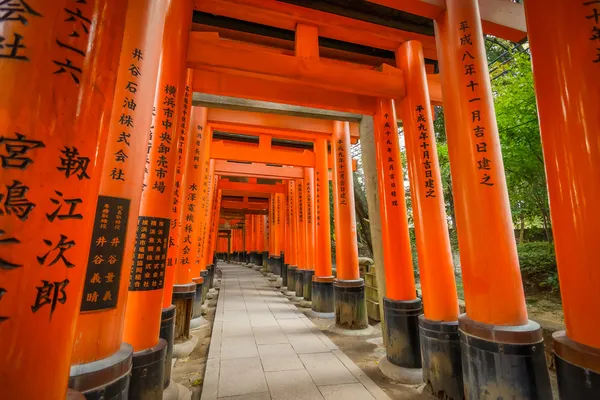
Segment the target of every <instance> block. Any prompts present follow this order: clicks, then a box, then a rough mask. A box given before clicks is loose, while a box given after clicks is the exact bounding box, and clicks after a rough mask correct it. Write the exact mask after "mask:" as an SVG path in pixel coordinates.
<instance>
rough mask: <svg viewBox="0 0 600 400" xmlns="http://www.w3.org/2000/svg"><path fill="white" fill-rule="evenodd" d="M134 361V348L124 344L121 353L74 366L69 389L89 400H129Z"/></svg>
mask: <svg viewBox="0 0 600 400" xmlns="http://www.w3.org/2000/svg"><path fill="white" fill-rule="evenodd" d="M132 359H133V347H131V345H130V344H128V343H122V344H121V348H120V349H119V351H117V352H116V353H115V354H113V355H112V356H110V357H107V358H104V359H102V360H98V361H94V362H91V363H87V364H80V365H72V366H71V372H70V376H69V388H71V389H74V390H76V391H78V392H80V393H82V394H83V395H84V396H85V398H86V399H87V400H105V399H111V400H127V397H128V393H129V381H130V376H131V366H132ZM161 382H162V381H161ZM32 384H35V382H32ZM161 393H162V390H161Z"/></svg>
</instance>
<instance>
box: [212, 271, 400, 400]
mask: <svg viewBox="0 0 600 400" xmlns="http://www.w3.org/2000/svg"><path fill="white" fill-rule="evenodd" d="M219 269H220V270H221V271H222V278H221V285H220V287H221V289H220V294H219V300H218V303H217V309H216V314H215V323H214V327H213V333H212V337H211V343H210V348H209V355H208V362H207V368H206V373H205V375H204V384H203V389H202V397H201V399H202V400H217V399H218V400H224V399H231V400H233V399H236V400H270V399H273V400H313V399H316V400H338V399H339V400H346V399H351V400H363V399H364V400H371V399H377V400H390V398H389V397H388V396H387V395H386V394H385V393H384V392H383V390H381V388H379V387H378V386H377V385H376V384H375V383H374V382H373V381H372V380H371V379H370V378H369V377H367V375H365V374H364V373H363V372H362V370H361V369H360V368H359V367H358V366H357V365H356V364H355V363H354V362H353V361H352V360H350V358H349V357H348V356H346V355H345V354H344V353H343V352H342V351H341V350H339V349H338V347H337V346H336V345H335V344H334V343H333V342H332V341H331V340H330V339H329V338H328V337H327V336H325V334H324V333H323V332H321V331H320V330H319V328H318V327H317V326H315V325H314V324H313V323H312V321H310V319H308V318H307V317H306V316H305V315H304V314H303V313H301V312H300V311H299V310H298V309H297V308H296V306H294V305H293V304H291V303H290V302H289V300H288V299H287V298H286V297H285V296H283V295H282V294H281V293H279V292H278V291H276V290H275V289H274V288H273V287H272V286H271V284H270V283H269V282H268V278H266V277H264V276H263V275H262V274H261V273H260V272H257V271H254V270H252V269H249V268H246V267H243V266H238V265H232V264H224V263H219Z"/></svg>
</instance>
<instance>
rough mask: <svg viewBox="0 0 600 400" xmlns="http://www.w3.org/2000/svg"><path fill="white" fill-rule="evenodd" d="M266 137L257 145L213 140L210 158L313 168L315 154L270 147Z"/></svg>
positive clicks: (300, 150) (307, 151)
mask: <svg viewBox="0 0 600 400" xmlns="http://www.w3.org/2000/svg"><path fill="white" fill-rule="evenodd" d="M267 139H269V138H268V137H265V136H262V137H261V138H260V141H261V142H260V143H259V145H258V146H257V145H254V144H248V143H236V142H231V141H226V140H213V142H212V145H211V149H210V158H213V159H215V160H229V161H242V162H253V163H254V162H256V163H266V164H278V165H291V166H294V167H314V165H315V154H314V152H312V151H309V150H302V149H295V148H289V149H285V150H284V149H282V148H273V147H271V143H270V141H268V140H267Z"/></svg>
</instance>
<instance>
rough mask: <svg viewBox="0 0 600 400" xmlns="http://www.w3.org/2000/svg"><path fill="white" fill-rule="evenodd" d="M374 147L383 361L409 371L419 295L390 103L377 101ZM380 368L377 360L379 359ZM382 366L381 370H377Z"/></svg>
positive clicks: (416, 361) (417, 357)
mask: <svg viewBox="0 0 600 400" xmlns="http://www.w3.org/2000/svg"><path fill="white" fill-rule="evenodd" d="M373 119H374V127H375V141H376V142H375V145H376V154H377V165H378V171H379V175H378V179H379V185H378V186H379V195H380V199H381V201H380V203H379V207H380V210H381V215H384V216H385V220H386V223H385V224H383V225H382V240H383V254H384V270H385V281H386V285H387V286H386V297H385V298H384V299H383V313H384V319H385V324H386V327H387V329H386V331H385V333H384V334H385V335H386V337H387V342H386V343H387V345H386V360H383V367H385V366H386V363H385V362H386V361H389V362H390V363H392V364H394V365H396V366H398V367H401V368H408V369H420V368H421V348H420V345H419V320H418V318H419V315H420V314H422V313H423V304H422V302H421V299H419V298H418V297H417V296H416V288H415V278H414V272H413V260H412V255H411V249H410V236H409V232H408V218H407V215H406V202H405V191H404V176H403V173H402V159H401V157H402V156H401V154H400V146H399V141H398V122H397V119H396V111H395V106H394V101H393V100H389V99H378V100H377V111H376V113H375V116H374V118H373ZM380 368H382V362H380ZM382 370H384V369H383V368H382ZM403 375H404V376H406V377H407V380H405V381H402V382H403V383H415V382H413V381H412V379H414V377H415V376H416V377H417V378H418V382H420V381H421V376H420V375H421V373H420V371H419V372H415V373H409V372H408V371H406V373H405V374H403Z"/></svg>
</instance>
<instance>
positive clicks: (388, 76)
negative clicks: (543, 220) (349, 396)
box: [0, 0, 600, 400]
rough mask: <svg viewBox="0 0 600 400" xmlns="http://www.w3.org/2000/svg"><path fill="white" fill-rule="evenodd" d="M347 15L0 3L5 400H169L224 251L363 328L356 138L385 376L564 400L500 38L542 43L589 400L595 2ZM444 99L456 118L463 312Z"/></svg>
mask: <svg viewBox="0 0 600 400" xmlns="http://www.w3.org/2000/svg"><path fill="white" fill-rule="evenodd" d="M340 4H342V3H341V2H339V1H333V0H329V1H311V2H302V1H270V0H264V1H263V0H261V1H258V0H196V1H192V0H171V1H158V0H129V1H111V0H53V1H42V0H27V1H23V0H3V1H0V72H1V73H0V82H1V84H0V90H1V93H2V96H1V97H0V104H1V105H0V121H1V131H0V158H1V168H2V169H1V171H2V174H1V176H0V177H1V185H0V221H1V225H0V348H1V351H0V397H2V398H6V399H63V398H65V396H67V393H69V394H68V395H69V396H72V397H73V398H77V396H85V397H86V398H88V399H100V398H103V399H126V398H128V397H129V398H132V399H155V398H162V391H163V388H164V387H166V386H167V385H168V384H169V382H170V368H171V361H170V360H171V357H172V349H173V342H174V340H184V339H186V338H187V337H189V331H190V329H193V328H194V326H195V324H197V322H198V319H199V318H201V313H202V308H203V303H204V301H205V298H206V297H207V293H208V292H209V290H210V288H211V287H212V286H213V280H214V277H215V270H216V269H217V268H218V267H217V260H216V257H215V255H218V256H220V257H223V258H227V260H230V261H232V262H239V263H245V264H249V265H253V264H254V265H258V266H259V268H260V265H263V267H262V268H263V272H265V273H267V272H268V273H271V274H273V275H272V276H274V277H278V276H280V277H281V278H282V286H283V287H282V290H284V291H285V293H286V294H287V295H293V296H295V297H297V298H304V299H305V300H307V301H310V302H311V306H312V310H313V312H315V313H317V315H320V316H322V317H332V318H334V319H335V326H337V327H339V328H344V329H354V330H360V329H364V328H366V327H367V316H366V311H365V287H364V283H363V280H362V279H361V278H360V275H359V268H358V261H357V254H358V251H357V238H356V221H355V214H354V198H353V180H352V170H353V168H352V161H351V155H350V146H351V143H353V142H356V141H357V140H358V139H359V138H360V140H361V147H362V154H363V163H364V164H365V177H366V180H367V190H368V191H369V192H368V197H369V211H370V215H371V217H370V218H371V220H372V221H371V222H372V235H373V241H374V242H377V243H381V246H382V248H383V250H382V255H381V254H380V255H377V254H376V257H375V258H376V261H377V258H378V257H379V260H380V264H381V265H379V266H378V267H379V268H381V269H380V271H382V273H380V274H378V279H380V281H381V282H385V285H380V291H381V292H382V293H383V295H384V296H385V297H384V299H383V311H384V322H385V324H382V325H384V332H383V334H384V339H385V343H386V351H387V356H386V358H385V359H384V360H382V362H384V361H386V362H389V363H391V364H393V365H395V366H396V367H397V368H404V369H407V370H409V371H413V370H418V369H420V368H422V377H423V380H424V381H425V382H426V383H427V390H429V391H430V392H431V393H433V394H435V395H436V396H439V397H440V398H444V399H462V398H468V399H551V398H552V395H551V393H550V383H549V376H548V371H547V368H546V360H545V357H544V348H543V347H544V345H543V341H542V333H541V329H540V326H539V325H538V324H537V323H536V322H534V321H531V320H529V319H528V315H527V310H526V306H525V298H524V293H523V287H522V282H521V275H520V270H519V263H518V258H517V252H516V246H515V238H514V233H513V225H512V220H511V213H510V208H509V201H508V194H507V187H506V181H505V174H504V167H503V162H502V155H501V148H500V142H499V136H498V129H497V124H496V120H495V114H494V105H493V98H492V91H491V86H490V80H489V72H488V65H487V62H486V54H485V48H484V42H483V40H484V37H483V34H484V33H489V34H493V35H495V36H498V37H501V38H505V39H509V40H513V41H520V40H522V39H524V38H525V36H526V35H528V36H529V44H530V49H531V56H532V61H533V70H534V78H535V83H536V93H537V102H538V109H539V120H540V128H541V138H542V143H543V151H544V157H545V160H546V175H547V181H548V190H549V198H550V205H551V217H552V225H553V228H554V240H555V245H556V256H557V262H558V272H559V278H560V285H561V294H562V301H563V309H564V318H565V325H566V331H563V332H558V333H555V334H554V353H555V357H556V370H557V376H558V383H559V392H560V396H561V398H562V399H569V400H571V399H598V398H600V290H598V288H600V267H599V262H598V257H597V254H596V253H595V251H596V250H597V248H598V244H599V243H598V238H599V237H600V235H598V232H597V230H598V227H599V226H600V213H599V212H598V204H599V202H600V173H599V170H598V165H599V163H600V113H599V110H600V79H598V76H599V75H598V73H599V71H600V34H599V28H600V1H591V0H528V1H527V2H526V4H525V6H523V5H520V4H516V3H512V2H510V1H500V0H480V1H479V2H477V1H476V0H446V1H445V2H444V1H443V0H427V1H418V0H412V1H408V0H407V1H400V0H371V1H369V2H367V1H365V2H351V3H348V4H342V5H341V6H340ZM432 104H443V106H444V111H445V125H446V132H447V138H448V150H449V155H450V165H451V174H452V182H453V188H452V190H453V194H454V198H455V206H456V224H457V226H456V228H457V230H458V238H459V248H460V257H461V267H462V273H463V279H464V293H465V303H466V313H464V314H461V315H459V307H458V303H457V294H456V287H455V281H454V275H453V264H452V258H451V251H450V243H449V238H448V227H447V216H446V214H445V207H444V199H443V190H442V187H441V185H442V182H441V178H440V170H439V165H438V158H437V153H436V144H435V137H434V134H433V133H434V130H433V115H432ZM515 106H516V107H517V106H518V105H515ZM399 121H400V122H401V123H402V125H403V128H404V138H405V145H406V157H407V162H408V178H409V181H410V189H411V190H410V193H411V196H412V207H413V212H414V229H415V234H416V243H417V248H418V264H419V268H420V271H419V272H420V277H421V284H422V299H421V298H418V297H417V296H416V291H415V279H414V275H413V269H412V260H411V252H410V244H409V226H408V222H407V215H406V205H405V201H404V198H405V197H404V195H405V188H404V177H403V171H402V167H401V153H400V149H399V143H398V135H397V133H396V132H397V126H398V123H399ZM330 181H331V184H332V185H333V203H334V221H335V227H334V230H335V239H336V263H335V264H336V266H337V268H336V270H335V277H334V276H333V272H332V260H331V256H330V254H331V249H330V246H331V245H330V240H329V232H330V222H329V221H330V216H329V213H330V211H329V182H330ZM375 218H378V219H380V221H381V223H380V225H381V232H379V231H376V230H374V229H373V221H375Z"/></svg>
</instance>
